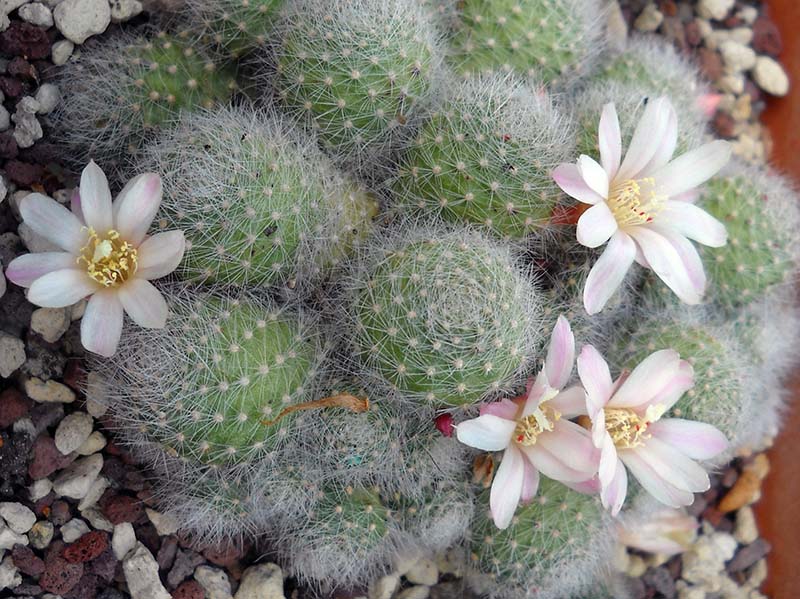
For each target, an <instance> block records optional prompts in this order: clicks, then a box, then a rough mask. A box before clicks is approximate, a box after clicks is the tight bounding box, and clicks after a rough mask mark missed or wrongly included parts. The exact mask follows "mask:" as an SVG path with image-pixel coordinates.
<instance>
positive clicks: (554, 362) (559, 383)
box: [544, 316, 575, 389]
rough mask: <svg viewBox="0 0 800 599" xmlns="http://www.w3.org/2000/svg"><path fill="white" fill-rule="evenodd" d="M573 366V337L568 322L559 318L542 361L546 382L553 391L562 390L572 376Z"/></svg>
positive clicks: (561, 317)
mask: <svg viewBox="0 0 800 599" xmlns="http://www.w3.org/2000/svg"><path fill="white" fill-rule="evenodd" d="M573 366H575V336H574V335H573V334H572V329H571V328H570V326H569V321H568V320H567V319H566V318H564V317H563V316H559V317H558V320H557V321H556V326H555V328H554V329H553V334H552V336H551V337H550V346H549V347H548V348H547V357H546V358H545V361H544V371H545V374H546V375H547V382H548V383H549V384H550V386H551V387H553V388H554V389H563V388H564V385H566V384H567V381H568V380H569V377H570V375H571V374H572V367H573Z"/></svg>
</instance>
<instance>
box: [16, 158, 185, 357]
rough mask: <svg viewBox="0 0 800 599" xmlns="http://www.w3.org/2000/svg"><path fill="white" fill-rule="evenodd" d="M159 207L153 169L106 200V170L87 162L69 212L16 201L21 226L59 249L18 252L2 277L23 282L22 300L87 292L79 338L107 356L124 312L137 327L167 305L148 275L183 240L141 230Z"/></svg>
mask: <svg viewBox="0 0 800 599" xmlns="http://www.w3.org/2000/svg"><path fill="white" fill-rule="evenodd" d="M160 205H161V179H160V178H159V176H158V175H156V174H153V173H145V174H143V175H139V176H138V177H136V178H134V179H132V180H131V181H129V182H128V184H127V185H126V186H125V188H124V189H123V190H122V191H121V192H120V194H119V195H118V196H117V199H116V200H115V201H114V202H113V203H112V202H111V191H110V190H109V187H108V181H107V180H106V176H105V174H103V171H102V170H100V168H99V167H98V166H97V165H96V164H95V163H94V162H90V163H89V165H88V166H87V167H86V168H85V169H84V170H83V173H82V175H81V183H80V192H79V193H78V194H76V195H75V196H74V197H73V199H72V211H70V210H67V209H66V208H64V207H63V206H61V205H60V204H59V203H58V202H56V201H54V200H51V199H50V198H48V197H47V196H44V195H42V194H39V193H32V194H30V195H28V196H26V197H25V198H23V200H22V202H20V206H19V210H20V213H21V214H22V218H23V220H24V222H25V224H27V225H28V226H29V227H30V228H31V229H33V231H34V232H36V233H37V234H39V235H41V236H42V237H44V238H46V239H47V240H48V241H50V242H52V243H53V244H55V245H56V246H58V247H59V248H61V250H63V251H60V252H42V253H37V254H25V255H23V256H20V257H18V258H16V259H15V260H13V261H12V262H11V264H9V265H8V269H7V270H6V276H7V277H8V279H9V280H10V281H12V282H13V283H16V284H17V285H20V286H22V287H28V288H29V289H28V301H30V302H31V303H32V304H36V305H37V306H42V307H45V308H62V307H65V306H70V305H72V304H74V303H75V302H77V301H78V300H80V299H82V298H84V297H87V296H91V298H90V299H89V303H88V304H87V306H86V312H85V313H84V315H83V321H82V322H81V342H82V343H83V345H84V347H85V348H86V349H88V350H89V351H92V352H95V353H98V354H100V355H102V356H111V355H113V354H114V352H115V351H116V349H117V343H118V342H119V338H120V334H121V333H122V317H123V310H124V311H125V312H127V313H128V316H130V317H131V319H132V320H133V321H134V322H135V323H136V324H138V325H139V326H142V327H147V328H161V327H163V326H164V324H165V323H166V318H167V304H166V302H165V301H164V298H163V297H162V295H161V293H159V291H158V290H157V289H156V288H155V287H153V285H152V284H151V283H150V280H152V279H157V278H159V277H163V276H164V275H167V274H169V273H171V272H172V271H173V270H175V268H176V267H177V266H178V263H179V262H180V261H181V258H182V257H183V251H184V246H185V240H184V236H183V232H182V231H168V232H165V233H158V234H156V235H153V236H152V237H148V236H147V230H148V229H149V228H150V223H151V222H152V221H153V218H154V217H155V215H156V212H157V211H158V208H159V206H160Z"/></svg>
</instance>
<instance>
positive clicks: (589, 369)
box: [578, 345, 613, 420]
mask: <svg viewBox="0 0 800 599" xmlns="http://www.w3.org/2000/svg"><path fill="white" fill-rule="evenodd" d="M578 376H580V377H581V383H582V384H583V388H584V389H585V390H586V409H587V410H588V413H589V417H590V418H591V419H592V420H594V419H595V416H596V415H597V413H598V412H599V411H600V410H602V409H603V408H604V407H605V405H606V404H607V403H608V400H609V399H610V398H611V389H612V386H613V381H612V380H611V372H610V371H609V369H608V364H607V363H606V361H605V360H604V359H603V356H601V355H600V352H599V351H597V350H596V349H595V348H594V346H593V345H584V346H583V348H582V349H581V353H580V355H579V356H578Z"/></svg>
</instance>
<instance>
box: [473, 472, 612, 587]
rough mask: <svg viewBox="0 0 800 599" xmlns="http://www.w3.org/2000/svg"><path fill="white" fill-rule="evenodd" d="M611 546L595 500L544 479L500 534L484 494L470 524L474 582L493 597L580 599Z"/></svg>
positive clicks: (609, 533)
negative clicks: (533, 495)
mask: <svg viewBox="0 0 800 599" xmlns="http://www.w3.org/2000/svg"><path fill="white" fill-rule="evenodd" d="M612 543H613V533H612V528H611V526H610V524H609V521H608V518H607V517H606V515H605V513H604V511H603V508H602V506H601V505H600V501H599V499H598V498H597V496H595V495H583V494H581V493H578V492H576V491H573V490H571V489H569V488H567V487H566V486H564V485H563V484H561V483H558V482H555V481H551V480H550V479H547V478H544V477H542V478H541V481H540V485H539V491H538V493H537V495H536V497H534V498H533V500H532V501H531V502H530V503H529V504H527V505H523V506H520V507H519V508H517V512H516V514H515V516H514V519H513V520H512V521H511V525H510V526H509V527H508V528H507V529H505V530H500V529H498V528H497V527H496V526H495V524H494V522H493V521H492V517H491V514H490V513H489V491H485V492H484V493H482V494H481V495H480V496H479V497H478V502H477V506H476V509H475V518H474V520H473V523H472V543H471V553H472V557H471V560H472V565H473V568H474V573H473V575H472V576H471V577H470V579H471V581H472V583H473V586H475V588H476V590H479V591H482V592H484V593H485V594H488V595H489V596H492V597H503V598H506V597H507V598H509V599H517V598H523V597H525V598H527V597H536V598H537V599H550V598H552V599H556V598H561V597H571V596H580V595H579V593H580V592H581V591H583V590H586V589H588V588H589V586H590V585H591V584H592V583H593V582H594V579H595V576H596V575H597V574H598V572H599V571H600V570H601V569H602V568H603V567H605V566H607V565H608V563H609V562H610V560H611V556H612V552H611V544H612ZM567 572H568V573H569V576H566V575H565V573H567Z"/></svg>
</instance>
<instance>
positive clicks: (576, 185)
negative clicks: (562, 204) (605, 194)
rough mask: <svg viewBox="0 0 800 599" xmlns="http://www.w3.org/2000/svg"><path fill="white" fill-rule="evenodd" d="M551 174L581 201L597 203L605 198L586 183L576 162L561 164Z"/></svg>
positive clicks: (566, 191) (557, 183)
mask: <svg viewBox="0 0 800 599" xmlns="http://www.w3.org/2000/svg"><path fill="white" fill-rule="evenodd" d="M551 176H552V177H553V180H554V181H555V182H556V185H558V186H559V187H560V188H561V189H562V191H563V192H564V193H566V194H567V195H568V196H571V197H573V198H575V199H576V200H578V201H579V202H583V203H584V204H596V203H597V202H602V201H603V200H605V198H601V197H600V196H599V195H597V193H596V192H595V191H593V190H592V188H591V187H589V186H588V185H587V184H586V181H584V180H583V175H581V171H580V169H579V168H578V166H577V165H575V164H561V165H559V166H558V167H556V169H555V170H554V171H553V172H552V174H551Z"/></svg>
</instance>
